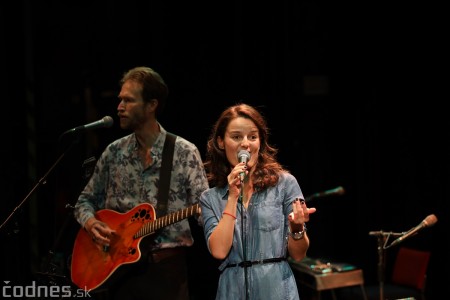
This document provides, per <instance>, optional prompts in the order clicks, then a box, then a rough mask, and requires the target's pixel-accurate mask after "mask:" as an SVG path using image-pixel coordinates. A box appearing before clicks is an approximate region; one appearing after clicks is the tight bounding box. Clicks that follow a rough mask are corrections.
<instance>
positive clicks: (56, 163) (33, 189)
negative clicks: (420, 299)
mask: <svg viewBox="0 0 450 300" xmlns="http://www.w3.org/2000/svg"><path fill="white" fill-rule="evenodd" d="M75 142H78V140H76V141H75ZM75 142H73V143H72V144H70V146H69V147H68V148H67V150H66V151H64V152H63V153H62V154H61V155H60V156H59V157H58V159H57V160H56V161H55V162H54V163H53V165H52V166H51V167H50V169H49V170H48V171H47V173H45V174H44V176H42V178H41V179H40V180H39V181H38V182H37V183H36V185H35V186H34V187H33V188H32V189H31V191H30V192H29V193H28V194H27V195H26V196H25V198H24V199H23V200H22V201H21V202H20V203H19V205H17V206H16V208H14V209H13V211H12V212H11V214H10V215H9V216H8V217H7V218H6V220H5V221H4V222H3V223H2V225H0V230H1V229H2V228H3V227H4V226H6V224H7V223H8V222H9V220H10V219H11V218H12V217H13V216H14V214H15V213H16V212H17V211H18V210H19V209H21V208H22V206H23V205H24V204H25V202H26V201H27V200H28V199H29V198H30V197H31V196H32V195H33V193H34V192H35V191H36V190H37V189H38V187H40V186H41V185H45V184H46V183H47V177H48V175H49V174H50V173H51V172H52V171H53V169H55V167H56V166H57V165H58V164H59V163H60V161H61V160H62V159H63V158H64V156H65V155H66V154H67V152H68V151H69V150H70V149H72V147H73V145H74V144H75Z"/></svg>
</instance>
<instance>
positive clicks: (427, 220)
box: [389, 214, 437, 247]
mask: <svg viewBox="0 0 450 300" xmlns="http://www.w3.org/2000/svg"><path fill="white" fill-rule="evenodd" d="M436 222H437V218H436V216H435V215H433V214H432V215H429V216H427V217H426V218H425V219H424V220H423V221H422V222H420V224H419V225H417V226H416V227H414V228H412V229H410V230H409V231H407V232H406V233H405V234H403V235H402V236H401V237H399V238H398V239H396V240H394V241H393V242H392V243H391V244H390V245H389V247H392V246H395V245H397V244H399V243H401V242H402V241H404V240H405V239H407V238H409V237H410V236H413V235H415V234H416V233H418V232H419V230H422V229H423V228H425V227H431V226H433V225H434V224H436Z"/></svg>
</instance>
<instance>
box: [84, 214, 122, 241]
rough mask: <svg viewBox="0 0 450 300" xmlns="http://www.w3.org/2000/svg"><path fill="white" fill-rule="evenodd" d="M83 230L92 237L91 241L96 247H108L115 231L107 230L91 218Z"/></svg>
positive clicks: (100, 222)
mask: <svg viewBox="0 0 450 300" xmlns="http://www.w3.org/2000/svg"><path fill="white" fill-rule="evenodd" d="M84 229H85V230H86V232H87V233H88V234H89V235H90V236H91V237H92V241H93V242H94V243H96V244H98V245H101V246H106V247H109V244H110V243H111V237H112V236H113V235H114V234H115V231H114V230H112V229H111V228H109V226H108V225H107V224H106V223H104V222H102V221H99V220H97V219H96V218H95V217H92V218H90V219H88V220H87V221H86V223H85V224H84Z"/></svg>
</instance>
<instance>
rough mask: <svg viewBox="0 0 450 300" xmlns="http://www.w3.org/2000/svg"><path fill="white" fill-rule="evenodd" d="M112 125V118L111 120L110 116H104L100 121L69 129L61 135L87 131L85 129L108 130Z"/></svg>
mask: <svg viewBox="0 0 450 300" xmlns="http://www.w3.org/2000/svg"><path fill="white" fill-rule="evenodd" d="M113 123H114V120H113V118H111V117H110V116H105V117H103V118H102V119H101V120H98V121H95V122H92V123H89V124H86V125H81V126H78V127H75V128H72V129H69V130H67V131H66V132H64V133H63V134H67V133H72V132H78V131H82V130H87V129H97V128H109V127H111V126H112V125H113Z"/></svg>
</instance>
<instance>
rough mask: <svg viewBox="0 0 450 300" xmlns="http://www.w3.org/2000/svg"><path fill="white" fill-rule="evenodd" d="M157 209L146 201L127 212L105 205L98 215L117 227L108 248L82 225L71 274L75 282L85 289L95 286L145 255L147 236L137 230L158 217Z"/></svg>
mask: <svg viewBox="0 0 450 300" xmlns="http://www.w3.org/2000/svg"><path fill="white" fill-rule="evenodd" d="M155 215H156V214H155V209H154V208H153V206H152V205H150V204H148V203H143V204H140V205H138V206H136V207H135V208H133V209H131V210H130V211H128V212H126V213H118V212H115V211H113V210H109V209H104V210H100V211H98V212H97V214H96V216H95V217H96V218H97V219H98V220H100V221H102V222H104V223H106V224H108V226H109V227H110V228H111V229H113V230H115V231H116V233H115V235H114V236H113V237H112V238H111V244H110V246H109V248H107V249H100V246H99V245H97V244H96V243H94V242H93V241H92V238H91V236H90V235H89V234H88V233H87V232H86V231H85V230H84V229H83V228H81V229H80V230H79V231H78V234H77V237H76V240H75V243H74V247H73V252H72V264H71V277H72V281H73V283H74V284H76V285H77V286H78V287H79V288H81V289H84V290H94V289H96V288H98V287H99V286H100V285H102V284H104V283H105V282H106V281H107V280H108V278H109V277H110V276H111V274H113V272H115V271H116V270H117V269H118V268H119V267H120V266H121V265H124V264H131V263H135V262H137V261H138V260H139V259H140V258H141V251H140V249H139V244H140V242H141V240H142V239H143V236H141V237H136V233H137V232H138V231H139V230H140V229H141V228H142V226H144V225H145V224H146V223H149V222H152V221H154V220H155Z"/></svg>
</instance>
